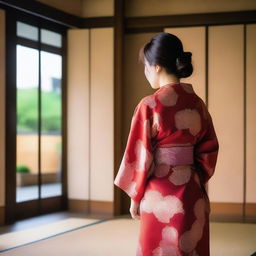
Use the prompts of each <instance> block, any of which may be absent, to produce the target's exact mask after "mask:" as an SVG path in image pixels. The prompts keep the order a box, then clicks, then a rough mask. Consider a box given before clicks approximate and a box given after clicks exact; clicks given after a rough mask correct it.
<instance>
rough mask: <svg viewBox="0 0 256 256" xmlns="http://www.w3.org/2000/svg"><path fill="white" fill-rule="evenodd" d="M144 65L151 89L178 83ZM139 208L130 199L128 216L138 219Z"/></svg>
mask: <svg viewBox="0 0 256 256" xmlns="http://www.w3.org/2000/svg"><path fill="white" fill-rule="evenodd" d="M144 63H145V65H144V74H145V77H146V79H147V80H148V82H149V84H150V85H151V87H152V88H153V89H158V88H160V87H161V86H164V85H166V84H174V83H179V82H180V80H179V78H178V77H177V76H176V75H174V74H169V73H167V72H166V70H165V68H164V67H161V66H159V65H152V66H151V65H150V64H149V63H148V61H147V60H146V59H145V62H144ZM139 208H140V202H135V201H134V200H132V199H131V205H130V214H131V216H132V218H133V219H135V220H139V219H140V211H139Z"/></svg>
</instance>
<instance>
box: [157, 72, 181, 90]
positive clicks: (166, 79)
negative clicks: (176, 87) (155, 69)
mask: <svg viewBox="0 0 256 256" xmlns="http://www.w3.org/2000/svg"><path fill="white" fill-rule="evenodd" d="M179 82H180V79H179V78H178V77H177V76H175V75H172V74H166V75H165V76H161V77H159V87H162V86H164V85H167V84H176V83H179Z"/></svg>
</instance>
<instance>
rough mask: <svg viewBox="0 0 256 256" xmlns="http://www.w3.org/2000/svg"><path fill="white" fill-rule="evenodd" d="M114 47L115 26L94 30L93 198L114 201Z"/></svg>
mask: <svg viewBox="0 0 256 256" xmlns="http://www.w3.org/2000/svg"><path fill="white" fill-rule="evenodd" d="M113 46H114V42H113V28H97V29H91V31H90V55H91V56H90V65H91V67H90V75H91V79H90V80H91V94H90V99H91V100H90V101H91V106H90V108H91V113H90V120H91V122H90V125H91V126H90V140H91V142H90V144H91V146H90V155H91V156H90V161H91V169H90V176H91V178H90V182H91V200H100V201H113V198H114V194H113V190H114V188H113V186H114V185H113V180H114V177H113V174H114V165H113V164H114V144H113V142H114V81H113V73H114V70H113V65H114V59H113V58H114V55H113V54H114V53H113V50H114V49H113Z"/></svg>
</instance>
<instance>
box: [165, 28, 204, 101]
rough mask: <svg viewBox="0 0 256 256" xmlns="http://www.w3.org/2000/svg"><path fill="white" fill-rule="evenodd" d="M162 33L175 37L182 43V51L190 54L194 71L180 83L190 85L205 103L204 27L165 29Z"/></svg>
mask: <svg viewBox="0 0 256 256" xmlns="http://www.w3.org/2000/svg"><path fill="white" fill-rule="evenodd" d="M164 31H165V32H167V33H171V34H174V35H176V36H177V37H178V38H179V39H180V40H181V41H182V44H183V48H184V51H186V52H187V51H190V52H192V63H193V67H194V71H193V73H192V75H191V76H190V77H187V78H182V79H181V81H183V82H187V83H191V84H192V85H193V88H194V90H195V92H196V93H197V94H198V96H199V97H201V98H202V100H204V101H205V96H206V95H205V68H206V66H205V55H206V54H205V27H184V28H166V29H165V30H164Z"/></svg>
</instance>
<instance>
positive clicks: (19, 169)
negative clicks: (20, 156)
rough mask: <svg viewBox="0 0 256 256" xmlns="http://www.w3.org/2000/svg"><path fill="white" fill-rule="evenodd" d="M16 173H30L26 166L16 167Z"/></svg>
mask: <svg viewBox="0 0 256 256" xmlns="http://www.w3.org/2000/svg"><path fill="white" fill-rule="evenodd" d="M16 172H18V173H30V169H29V168H28V167H27V166H26V165H18V166H17V167H16Z"/></svg>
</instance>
